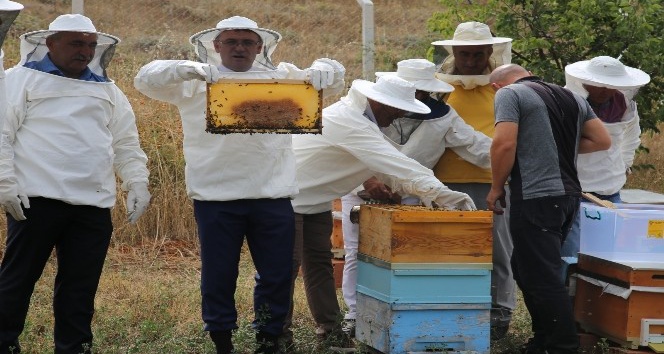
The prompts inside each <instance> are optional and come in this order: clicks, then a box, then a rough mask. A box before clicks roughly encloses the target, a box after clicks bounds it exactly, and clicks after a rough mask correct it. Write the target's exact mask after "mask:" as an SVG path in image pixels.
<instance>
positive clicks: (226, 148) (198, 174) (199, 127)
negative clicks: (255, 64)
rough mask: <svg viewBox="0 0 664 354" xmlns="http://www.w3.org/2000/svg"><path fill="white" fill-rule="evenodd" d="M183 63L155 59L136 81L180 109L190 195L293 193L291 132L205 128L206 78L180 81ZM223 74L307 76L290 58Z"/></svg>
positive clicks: (219, 198) (270, 195)
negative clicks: (269, 67)
mask: <svg viewBox="0 0 664 354" xmlns="http://www.w3.org/2000/svg"><path fill="white" fill-rule="evenodd" d="M181 62H182V61H179V60H156V61H153V62H151V63H149V64H147V65H145V66H144V67H143V68H141V70H140V71H139V73H138V74H137V76H136V78H135V79H134V85H135V86H136V88H137V89H138V90H139V91H140V92H142V93H143V94H145V95H146V96H148V97H151V98H154V99H157V100H160V101H165V102H168V103H171V104H174V105H176V106H177V107H178V110H179V111H180V117H181V119H182V130H183V133H184V141H183V150H184V158H185V162H186V167H185V177H186V184H187V194H188V195H189V197H191V198H193V199H196V200H210V201H226V200H238V199H258V198H284V197H292V196H293V195H295V194H297V191H298V188H297V183H296V179H295V156H294V155H293V150H292V140H291V135H289V134H228V135H221V134H211V133H207V132H206V131H205V127H206V120H205V112H206V97H207V96H206V83H205V82H204V81H200V80H190V81H184V80H183V79H182V78H181V77H180V76H179V75H178V74H177V72H176V66H177V65H178V64H179V63H181ZM221 74H222V77H224V78H238V79H305V78H306V72H305V71H304V70H300V69H298V68H297V67H295V66H294V65H292V64H288V63H281V64H279V66H278V67H277V69H276V70H269V71H266V70H265V69H262V70H261V69H256V70H255V71H254V70H252V71H247V72H228V71H225V72H222V73H221ZM341 80H343V77H342V78H341ZM324 93H325V92H324Z"/></svg>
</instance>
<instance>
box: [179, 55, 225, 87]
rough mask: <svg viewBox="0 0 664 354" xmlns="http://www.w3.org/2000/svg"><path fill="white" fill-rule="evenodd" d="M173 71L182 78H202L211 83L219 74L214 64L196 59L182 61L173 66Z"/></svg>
mask: <svg viewBox="0 0 664 354" xmlns="http://www.w3.org/2000/svg"><path fill="white" fill-rule="evenodd" d="M175 72H176V73H177V74H178V75H179V76H180V77H181V78H182V79H184V80H203V81H205V82H209V83H213V82H217V80H219V77H220V76H221V75H220V74H219V69H217V67H216V66H214V65H211V64H207V63H199V62H196V61H189V60H187V61H183V62H181V63H178V65H177V66H176V67H175Z"/></svg>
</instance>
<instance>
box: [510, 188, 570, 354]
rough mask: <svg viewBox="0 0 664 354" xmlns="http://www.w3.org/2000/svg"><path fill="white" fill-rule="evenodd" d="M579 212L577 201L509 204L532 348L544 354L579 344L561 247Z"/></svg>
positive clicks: (517, 272)
mask: <svg viewBox="0 0 664 354" xmlns="http://www.w3.org/2000/svg"><path fill="white" fill-rule="evenodd" d="M578 208H579V198H578V197H571V196H561V197H543V198H536V199H529V200H517V201H512V206H511V210H510V216H511V217H510V230H511V232H512V239H513V241H514V251H513V252H512V260H511V264H512V270H513V273H514V279H515V280H516V283H517V285H518V286H519V288H521V291H522V293H523V299H524V302H525V305H526V308H528V312H529V313H530V316H531V318H532V330H533V333H534V334H535V337H534V341H535V345H536V346H537V347H539V349H542V350H547V352H548V353H552V354H553V353H556V354H558V353H576V352H577V349H578V346H579V340H578V336H577V333H576V323H575V321H574V314H573V312H572V304H571V302H570V298H569V295H568V294H567V289H566V288H565V283H564V281H563V280H562V278H561V277H560V274H561V272H562V267H563V264H562V259H561V258H560V247H561V245H562V243H563V241H565V237H567V234H568V233H569V230H570V228H571V225H572V221H573V220H574V216H575V215H576V212H577V210H578Z"/></svg>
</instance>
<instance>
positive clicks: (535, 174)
mask: <svg viewBox="0 0 664 354" xmlns="http://www.w3.org/2000/svg"><path fill="white" fill-rule="evenodd" d="M574 99H575V100H576V102H577V104H578V106H579V107H578V117H576V121H567V122H566V123H564V124H563V125H566V127H563V128H562V129H561V124H560V123H558V124H553V125H552V124H551V120H550V117H549V113H548V110H547V106H546V104H545V102H544V100H543V99H542V98H541V97H540V95H539V94H538V93H537V92H535V90H533V89H532V88H530V87H528V86H526V85H525V84H522V83H515V84H512V85H509V86H506V87H504V88H502V89H500V90H498V92H497V93H496V98H495V116H496V124H497V123H500V122H514V123H517V124H518V125H519V128H518V129H519V130H518V136H517V148H516V160H515V164H514V167H513V168H512V172H511V174H510V181H509V184H510V190H511V198H512V199H513V200H523V199H533V198H540V197H551V196H561V195H577V196H578V195H579V194H580V192H581V188H580V185H579V181H578V177H577V173H576V156H577V153H578V147H579V140H580V137H581V134H580V132H581V128H582V127H583V124H584V123H585V122H586V121H588V120H590V119H593V118H596V117H597V116H596V115H595V113H594V112H593V110H592V109H591V108H590V106H589V105H588V102H586V100H585V99H583V98H582V97H581V96H578V95H576V94H574ZM554 101H557V100H555V99H554ZM572 119H573V118H572ZM565 128H567V129H565ZM559 145H563V146H559ZM572 145H573V150H572V153H570V150H569V149H570V148H571V147H572Z"/></svg>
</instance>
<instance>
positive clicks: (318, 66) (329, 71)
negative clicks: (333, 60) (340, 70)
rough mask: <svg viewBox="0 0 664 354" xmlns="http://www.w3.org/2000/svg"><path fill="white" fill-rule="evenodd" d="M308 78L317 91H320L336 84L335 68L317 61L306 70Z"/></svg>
mask: <svg viewBox="0 0 664 354" xmlns="http://www.w3.org/2000/svg"><path fill="white" fill-rule="evenodd" d="M306 72H307V78H309V81H310V82H311V84H312V85H313V86H314V89H316V91H320V90H322V89H324V88H326V87H328V86H329V85H332V84H333V83H334V67H332V65H330V64H327V63H324V62H322V61H318V60H317V61H315V62H314V63H313V64H312V65H311V67H310V68H308V69H307V70H306Z"/></svg>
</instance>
